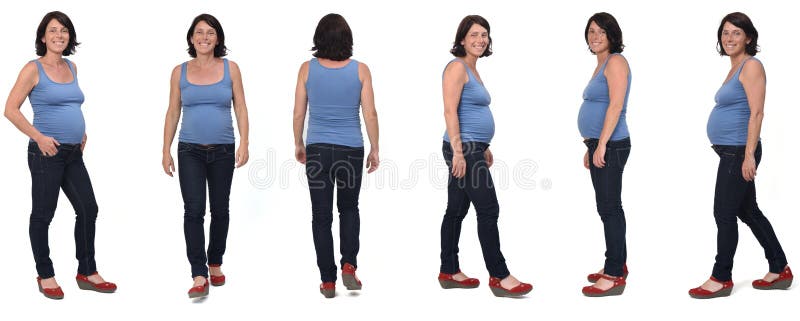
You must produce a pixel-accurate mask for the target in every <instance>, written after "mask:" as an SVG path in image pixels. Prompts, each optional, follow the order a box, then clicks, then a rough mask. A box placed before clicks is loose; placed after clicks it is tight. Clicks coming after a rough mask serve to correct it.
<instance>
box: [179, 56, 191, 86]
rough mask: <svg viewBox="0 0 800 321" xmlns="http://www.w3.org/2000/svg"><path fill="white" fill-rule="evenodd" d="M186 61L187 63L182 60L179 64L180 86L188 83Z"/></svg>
mask: <svg viewBox="0 0 800 321" xmlns="http://www.w3.org/2000/svg"><path fill="white" fill-rule="evenodd" d="M188 63H189V62H188V61H184V62H183V63H182V64H181V80H180V86H181V87H183V86H186V85H188V84H189V81H188V80H186V64H188Z"/></svg>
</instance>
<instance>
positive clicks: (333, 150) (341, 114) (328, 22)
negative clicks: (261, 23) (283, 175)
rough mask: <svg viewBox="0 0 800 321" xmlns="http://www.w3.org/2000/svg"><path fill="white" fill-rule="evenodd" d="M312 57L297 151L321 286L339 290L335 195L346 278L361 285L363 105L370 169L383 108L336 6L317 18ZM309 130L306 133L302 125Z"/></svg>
mask: <svg viewBox="0 0 800 321" xmlns="http://www.w3.org/2000/svg"><path fill="white" fill-rule="evenodd" d="M311 50H312V51H314V53H313V56H314V57H315V58H313V59H311V60H309V61H306V62H304V63H303V64H302V65H301V66H300V71H299V73H298V75H297V87H296V89H295V96H294V122H293V127H294V145H295V158H296V159H297V161H298V162H300V163H302V164H305V165H306V177H307V178H308V189H309V192H310V195H311V212H312V220H311V227H312V234H313V236H314V249H315V250H316V253H317V267H319V272H320V278H321V279H322V284H320V287H319V291H320V293H322V295H323V296H325V297H326V298H333V297H334V296H335V295H336V261H335V260H334V253H333V234H332V232H331V225H332V224H333V195H334V190H336V206H337V208H338V210H339V249H340V251H341V255H342V258H341V260H340V261H339V263H340V264H341V266H342V283H343V284H344V286H345V287H346V288H347V289H348V290H360V289H361V281H360V280H359V279H358V277H357V276H356V268H357V267H358V264H357V262H356V257H357V255H358V249H359V231H360V225H361V220H360V216H359V210H358V196H359V192H360V190H361V178H362V173H363V167H364V138H363V136H362V134H361V122H360V119H359V109H360V110H361V112H362V113H363V114H364V123H365V124H366V127H367V136H368V137H369V143H370V150H369V153H368V154H367V159H366V163H367V164H366V168H368V170H367V173H372V172H374V171H375V170H377V169H378V165H379V162H380V160H379V157H378V114H377V112H376V111H375V98H374V96H373V92H372V76H371V75H370V71H369V68H367V65H366V64H364V63H362V62H359V61H356V60H355V59H351V58H350V57H351V56H352V55H353V33H352V31H351V30H350V26H349V25H348V24H347V21H345V19H344V18H343V17H342V16H340V15H338V14H335V13H331V14H328V15H326V16H324V17H322V19H321V20H320V21H319V23H318V24H317V29H316V31H315V32H314V47H313V48H311ZM306 112H308V114H309V118H308V132H307V133H306V137H305V141H303V127H304V123H305V119H306Z"/></svg>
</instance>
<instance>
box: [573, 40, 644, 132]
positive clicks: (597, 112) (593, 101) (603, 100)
mask: <svg viewBox="0 0 800 321" xmlns="http://www.w3.org/2000/svg"><path fill="white" fill-rule="evenodd" d="M613 55H619V54H611V55H608V58H606V61H605V62H604V63H603V65H602V66H601V67H600V70H598V71H597V75H596V76H594V77H593V78H592V79H591V80H589V84H587V85H586V89H584V90H583V104H581V109H580V111H579V112H578V130H579V131H580V132H581V136H583V137H585V138H597V139H599V138H600V133H601V132H602V131H603V123H604V122H605V120H606V111H608V104H609V103H610V102H611V99H610V98H609V96H608V79H607V78H606V76H605V75H604V74H603V72H605V70H606V65H607V64H608V60H609V59H611V56H613ZM620 57H622V55H620ZM623 58H624V57H623ZM630 93H631V72H630V66H629V67H628V87H627V88H626V89H625V101H624V102H623V103H622V112H621V113H620V114H619V120H618V121H617V127H616V128H614V132H613V133H612V134H611V139H610V140H620V139H623V138H627V137H629V136H630V133H628V123H627V122H626V121H625V113H626V112H627V110H628V96H629V95H630Z"/></svg>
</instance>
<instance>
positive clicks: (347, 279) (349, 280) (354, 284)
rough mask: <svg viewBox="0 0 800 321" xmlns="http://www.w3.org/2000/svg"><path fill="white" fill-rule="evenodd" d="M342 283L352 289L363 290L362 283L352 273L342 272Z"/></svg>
mask: <svg viewBox="0 0 800 321" xmlns="http://www.w3.org/2000/svg"><path fill="white" fill-rule="evenodd" d="M342 283H344V287H346V288H347V289H348V290H350V291H354V290H361V284H359V283H358V281H357V280H356V277H355V276H354V275H352V274H344V273H343V274H342Z"/></svg>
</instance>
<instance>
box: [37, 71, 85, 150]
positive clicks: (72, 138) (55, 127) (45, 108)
mask: <svg viewBox="0 0 800 321" xmlns="http://www.w3.org/2000/svg"><path fill="white" fill-rule="evenodd" d="M64 60H65V61H66V62H67V66H68V67H69V70H70V72H72V81H71V82H68V83H58V82H54V81H52V80H50V77H47V73H45V72H44V67H42V63H41V62H39V60H38V59H37V60H33V61H34V62H35V63H36V67H37V68H38V69H39V82H38V83H37V84H36V86H34V87H33V89H32V90H31V92H30V93H29V94H28V100H29V101H30V103H31V106H32V107H33V127H34V128H36V130H38V131H39V132H41V133H42V134H43V135H45V136H50V137H53V138H55V139H56V140H57V141H58V142H59V143H62V144H80V143H81V141H83V134H84V132H85V130H86V122H85V121H84V119H83V112H81V104H83V100H84V96H83V92H82V91H81V88H80V87H79V86H78V75H76V74H75V70H73V69H72V62H71V61H69V60H67V59H64ZM31 141H33V140H31Z"/></svg>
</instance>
